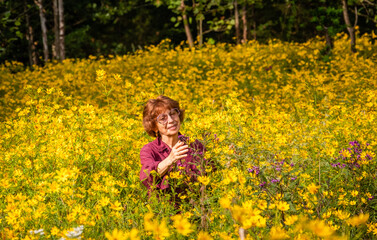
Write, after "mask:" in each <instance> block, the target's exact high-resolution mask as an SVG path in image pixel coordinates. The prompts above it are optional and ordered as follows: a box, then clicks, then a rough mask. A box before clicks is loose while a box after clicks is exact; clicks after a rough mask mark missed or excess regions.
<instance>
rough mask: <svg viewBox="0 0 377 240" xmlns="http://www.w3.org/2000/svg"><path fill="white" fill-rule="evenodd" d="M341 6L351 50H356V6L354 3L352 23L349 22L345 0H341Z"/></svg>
mask: <svg viewBox="0 0 377 240" xmlns="http://www.w3.org/2000/svg"><path fill="white" fill-rule="evenodd" d="M342 8H343V16H344V22H345V23H346V27H347V31H348V33H349V36H350V40H351V51H352V52H356V36H355V27H356V25H357V20H358V14H357V6H356V5H355V22H354V24H352V23H351V20H350V16H349V14H348V3H347V0H342Z"/></svg>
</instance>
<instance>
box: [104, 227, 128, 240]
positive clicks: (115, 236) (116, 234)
mask: <svg viewBox="0 0 377 240" xmlns="http://www.w3.org/2000/svg"><path fill="white" fill-rule="evenodd" d="M105 237H106V238H107V239H108V240H126V239H127V237H126V235H125V234H124V232H123V231H121V230H118V229H114V230H113V232H112V233H109V232H106V233H105Z"/></svg>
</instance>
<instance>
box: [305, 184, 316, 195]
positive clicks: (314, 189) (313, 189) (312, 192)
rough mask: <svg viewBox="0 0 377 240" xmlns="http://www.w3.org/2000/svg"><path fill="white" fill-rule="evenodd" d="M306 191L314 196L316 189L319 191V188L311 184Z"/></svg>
mask: <svg viewBox="0 0 377 240" xmlns="http://www.w3.org/2000/svg"><path fill="white" fill-rule="evenodd" d="M307 189H308V191H309V192H310V193H311V194H316V193H317V191H318V189H319V186H317V185H315V184H314V183H311V184H310V185H309V186H308V187H307Z"/></svg>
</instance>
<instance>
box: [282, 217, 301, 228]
mask: <svg viewBox="0 0 377 240" xmlns="http://www.w3.org/2000/svg"><path fill="white" fill-rule="evenodd" d="M297 220H298V216H297V215H292V216H286V217H285V221H284V223H285V225H288V226H290V225H293V224H294V223H295V222H296V221H297Z"/></svg>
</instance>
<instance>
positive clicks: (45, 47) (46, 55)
mask: <svg viewBox="0 0 377 240" xmlns="http://www.w3.org/2000/svg"><path fill="white" fill-rule="evenodd" d="M34 2H35V4H36V5H37V7H38V9H39V18H40V21H41V29H42V41H43V56H44V58H43V59H44V61H45V62H46V61H48V59H49V51H48V42H47V27H46V16H45V10H44V8H43V0H34Z"/></svg>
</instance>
